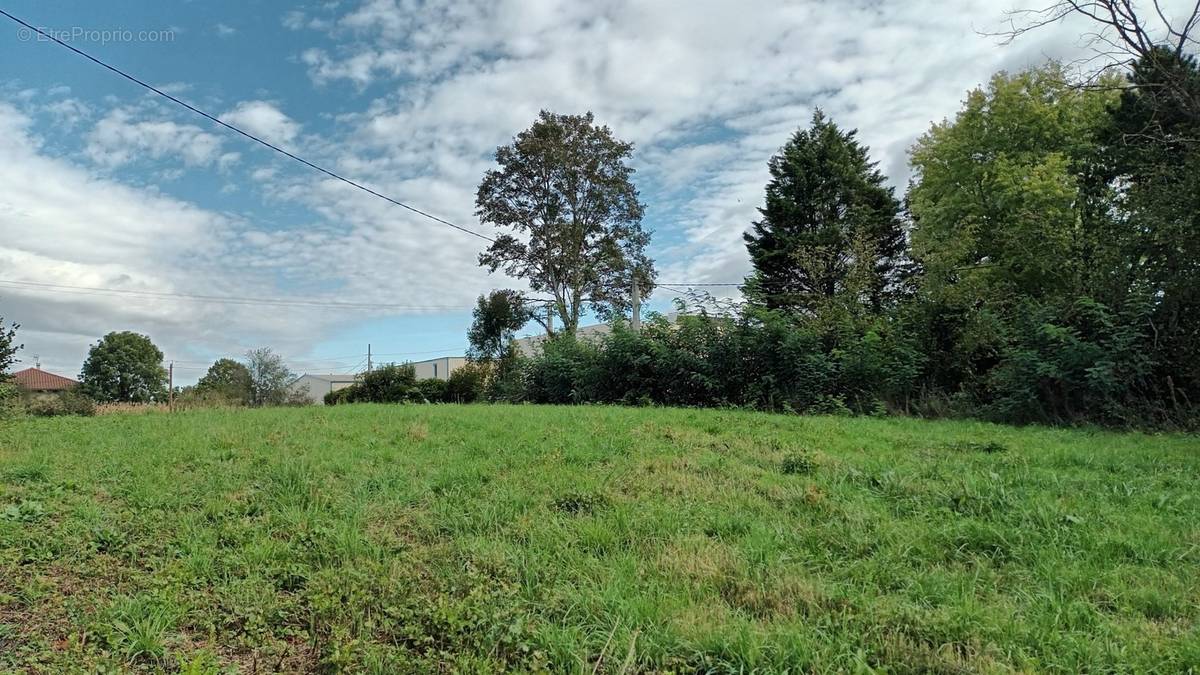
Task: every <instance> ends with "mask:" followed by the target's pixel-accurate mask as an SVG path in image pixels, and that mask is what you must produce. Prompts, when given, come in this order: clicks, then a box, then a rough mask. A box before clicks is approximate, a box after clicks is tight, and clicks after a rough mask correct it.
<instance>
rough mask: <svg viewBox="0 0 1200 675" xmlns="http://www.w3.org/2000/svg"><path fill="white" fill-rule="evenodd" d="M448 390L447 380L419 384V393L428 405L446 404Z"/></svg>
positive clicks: (427, 381) (426, 381) (420, 382)
mask: <svg viewBox="0 0 1200 675" xmlns="http://www.w3.org/2000/svg"><path fill="white" fill-rule="evenodd" d="M446 388H447V384H446V381H445V380H437V379H427V380H419V381H418V382H417V393H418V394H419V396H420V397H421V399H422V400H424V401H425V402H426V403H444V402H445V401H446Z"/></svg>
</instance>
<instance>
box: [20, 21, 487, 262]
mask: <svg viewBox="0 0 1200 675" xmlns="http://www.w3.org/2000/svg"><path fill="white" fill-rule="evenodd" d="M0 14H3V15H4V16H6V17H8V18H9V19H10V20H12V21H14V22H16V23H18V24H20V25H22V26H24V27H25V28H27V29H29V30H31V31H33V32H34V33H37V35H38V36H39V37H40V38H43V39H45V40H49V41H51V42H54V43H56V44H58V45H59V46H61V47H65V48H66V49H69V50H71V51H73V52H75V53H76V54H78V55H80V56H82V57H83V58H85V59H87V60H89V61H91V62H92V63H95V64H96V65H98V66H101V67H103V68H106V69H108V70H110V71H112V72H114V73H116V74H117V75H120V76H121V77H123V78H125V79H127V80H129V81H130V82H133V83H134V84H137V85H138V86H140V87H144V88H146V89H148V90H150V91H152V92H154V93H155V94H158V95H159V96H161V97H163V98H165V99H167V100H168V101H171V102H172V103H175V104H176V105H179V106H182V107H184V108H186V109H188V110H190V111H192V112H194V113H196V114H197V115H200V116H201V117H203V118H205V119H207V120H209V121H211V122H213V123H214V124H218V125H220V126H222V127H225V128H226V129H229V130H230V131H233V132H234V133H237V134H241V135H242V136H245V137H246V138H248V139H250V140H252V141H254V142H255V143H258V144H260V145H262V146H264V147H267V148H270V149H271V150H274V151H275V152H277V153H279V154H281V155H283V156H285V157H288V158H290V159H293V160H295V161H297V162H299V163H301V164H303V165H304V166H307V167H309V168H310V169H315V170H317V171H320V172H321V173H323V174H325V175H326V176H329V177H330V178H334V179H336V180H339V181H341V182H343V183H346V184H347V185H351V186H354V187H356V188H358V189H359V190H362V191H363V192H366V193H368V194H371V195H374V196H376V197H378V198H380V199H382V200H384V201H386V202H389V203H391V204H394V205H396V206H399V207H400V208H403V209H408V210H409V211H411V212H413V213H415V214H417V215H419V216H423V217H425V218H428V219H430V220H432V221H434V222H437V223H441V224H442V225H446V226H448V227H452V228H454V229H456V230H458V231H459V232H463V233H465V234H469V235H471V236H472V237H478V238H480V239H483V240H484V241H488V242H494V241H495V239H493V238H491V237H489V236H487V235H484V234H480V233H479V232H476V231H474V230H470V229H467V228H465V227H463V226H461V225H456V224H454V223H452V222H450V221H448V220H446V219H444V218H439V217H437V216H435V215H433V214H432V213H429V212H427V211H422V210H421V209H418V208H416V207H415V206H409V205H408V204H405V203H404V202H402V201H400V200H398V199H394V198H392V197H389V196H387V195H385V194H382V193H380V192H377V191H375V190H373V189H371V188H369V187H367V186H365V185H363V184H361V183H358V182H356V181H353V180H351V179H349V178H346V177H345V176H342V175H340V174H338V173H335V172H333V171H331V170H329V169H326V168H325V167H323V166H321V165H319V164H315V163H313V162H310V161H309V160H307V159H304V158H303V157H300V156H299V155H295V154H293V153H291V152H288V151H287V150H284V149H283V148H281V147H279V146H277V145H275V144H273V143H270V142H269V141H265V140H263V139H261V138H259V137H258V136H255V135H254V134H252V133H250V132H248V131H245V130H243V129H241V128H239V127H237V126H236V125H233V124H230V123H229V122H226V121H224V120H222V119H220V118H218V117H217V116H216V115H212V114H210V113H207V112H204V111H203V110H201V109H199V108H197V107H196V106H194V105H192V104H190V103H188V102H186V101H184V100H182V99H179V98H176V97H174V96H172V95H171V94H168V93H167V92H165V91H163V90H161V89H159V88H157V87H155V86H154V85H151V84H149V83H147V82H144V81H143V80H140V79H138V78H137V77H134V76H133V75H130V74H129V73H127V72H125V71H123V70H121V69H120V68H117V67H116V66H113V65H110V64H108V63H105V62H104V61H101V60H100V59H98V58H96V57H95V56H92V55H91V54H89V53H87V52H85V51H83V50H82V49H79V48H77V47H74V46H72V45H70V44H68V43H66V42H64V41H62V40H60V39H58V38H57V37H55V36H54V35H52V34H50V33H47V32H45V31H43V30H42V29H40V28H38V27H37V26H34V25H32V24H30V23H28V22H26V21H24V20H23V19H21V18H19V17H16V16H13V15H12V14H9V13H8V12H6V11H4V10H3V9H0Z"/></svg>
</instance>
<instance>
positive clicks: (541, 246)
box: [475, 111, 654, 335]
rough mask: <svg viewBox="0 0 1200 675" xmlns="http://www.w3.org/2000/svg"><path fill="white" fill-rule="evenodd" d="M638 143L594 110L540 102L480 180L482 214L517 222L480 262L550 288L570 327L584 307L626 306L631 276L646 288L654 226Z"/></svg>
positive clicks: (497, 221)
mask: <svg viewBox="0 0 1200 675" xmlns="http://www.w3.org/2000/svg"><path fill="white" fill-rule="evenodd" d="M632 152H633V144H631V143H627V142H625V141H620V140H617V139H616V138H615V137H614V136H613V134H612V131H611V130H610V129H609V128H608V127H607V126H601V125H597V124H595V119H594V117H593V116H592V114H591V113H590V112H589V113H587V114H584V115H557V114H554V113H551V112H546V111H542V112H541V114H540V115H539V116H538V119H537V121H535V122H534V123H533V125H532V126H531V127H529V128H528V129H526V130H525V131H522V132H521V133H519V134H517V137H516V138H515V139H513V142H512V143H511V144H509V145H506V146H503V147H501V148H498V149H497V150H496V162H497V163H498V164H499V165H500V168H499V169H492V170H489V171H488V172H487V173H486V174H485V175H484V177H483V181H482V182H481V183H480V185H479V190H478V192H477V194H476V198H475V207H476V214H477V215H478V216H479V217H480V219H481V220H483V221H484V222H487V223H492V224H494V225H497V226H499V227H502V228H507V229H509V230H511V231H512V232H511V233H508V232H506V233H504V234H501V235H500V236H499V237H497V238H496V241H495V242H494V243H493V244H492V245H491V246H490V247H489V248H488V249H487V250H486V251H484V252H483V253H481V254H480V256H479V264H480V265H483V266H485V267H487V268H488V270H489V271H491V272H495V271H497V270H501V271H503V272H505V273H506V274H509V275H511V276H514V277H517V278H519V279H524V280H525V281H527V282H528V283H529V287H530V288H531V289H532V290H534V291H536V292H542V293H548V294H550V296H551V307H552V309H553V312H554V313H555V314H556V315H557V316H558V319H559V324H558V325H559V326H561V330H562V332H564V333H567V334H570V335H574V333H575V330H576V328H578V326H579V318H580V315H581V313H582V312H583V310H584V308H585V307H588V308H590V309H592V310H593V311H594V312H596V313H597V314H599V315H601V316H602V317H607V316H610V315H613V314H616V313H621V312H625V311H627V310H628V309H629V307H630V291H631V287H632V281H633V279H634V278H637V279H638V280H639V282H640V283H641V284H642V289H643V292H644V293H646V292H648V291H649V289H650V285H651V283H652V281H653V278H654V269H653V263H652V261H651V260H650V259H649V258H647V257H646V254H645V249H646V244H647V243H648V242H649V240H650V235H649V233H648V232H645V231H644V230H642V226H641V220H642V213H643V211H644V208H643V205H642V204H641V202H639V201H638V191H637V188H636V187H634V185H633V181H632V180H631V177H632V175H633V169H632V168H631V167H630V166H629V165H628V164H627V160H628V159H629V157H630V155H631V154H632ZM548 331H549V327H548ZM549 332H552V331H549Z"/></svg>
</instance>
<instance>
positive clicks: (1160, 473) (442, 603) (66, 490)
mask: <svg viewBox="0 0 1200 675" xmlns="http://www.w3.org/2000/svg"><path fill="white" fill-rule="evenodd" d="M1189 669H1192V670H1200V441H1198V440H1197V439H1196V438H1195V437H1187V436H1171V435H1140V434H1118V433H1110V432H1099V431H1073V430H1051V429H1042V428H1020V429H1019V428H1009V427H1000V426H994V425H989V424H983V423H973V422H929V421H919V420H908V419H868V418H839V417H798V416H780V415H769V414H760V413H748V412H735V411H718V410H678V409H650V408H644V409H636V408H608V407H533V406H523V407H521V406H518V407H510V406H449V405H447V406H422V405H409V406H380V405H354V406H338V407H335V408H307V409H298V408H297V409H266V410H250V411H234V410H223V411H192V412H184V413H176V414H155V415H121V414H117V415H109V416H103V417H96V418H55V419H25V420H19V421H16V422H13V423H10V424H8V425H7V426H5V427H3V428H0V672H8V671H17V672H27V671H33V672H39V671H40V672H73V671H77V672H97V671H109V672H111V671H116V672H121V671H127V670H137V671H166V672H186V673H213V672H227V671H236V672H272V671H277V670H280V671H288V672H295V671H324V672H337V671H351V672H379V673H393V672H501V671H506V672H507V671H521V672H527V671H533V672H538V671H549V672H577V673H635V672H674V673H697V672H714V673H725V672H741V673H746V672H762V673H774V672H810V671H818V672H827V671H841V672H889V673H905V672H946V673H957V672H1008V671H1057V672H1080V671H1091V672H1101V671H1103V672H1122V671H1124V672H1148V671H1158V672H1182V671H1187V670H1189Z"/></svg>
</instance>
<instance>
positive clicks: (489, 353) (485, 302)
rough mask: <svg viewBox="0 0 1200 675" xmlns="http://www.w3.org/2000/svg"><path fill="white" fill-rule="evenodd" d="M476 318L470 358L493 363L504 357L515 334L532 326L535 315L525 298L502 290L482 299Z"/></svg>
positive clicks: (476, 310)
mask: <svg viewBox="0 0 1200 675" xmlns="http://www.w3.org/2000/svg"><path fill="white" fill-rule="evenodd" d="M473 317H474V318H473V319H472V321H471V329H470V330H469V331H467V342H468V343H469V344H470V347H469V348H468V350H467V356H468V358H470V359H471V360H472V361H491V360H492V359H497V358H500V357H501V356H502V355H503V354H504V349H505V347H506V346H507V345H508V343H509V342H511V341H512V338H513V334H514V333H516V332H517V331H518V330H520V329H521V328H522V327H524V326H525V324H527V323H529V321H530V319H532V318H533V313H532V312H531V311H530V307H529V305H528V303H527V302H526V301H525V296H524V294H522V293H520V292H519V291H509V290H501V291H492V292H491V293H489V294H488V295H486V296H483V295H481V296H479V300H478V301H477V303H476V306H475V310H474V312H473Z"/></svg>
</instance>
